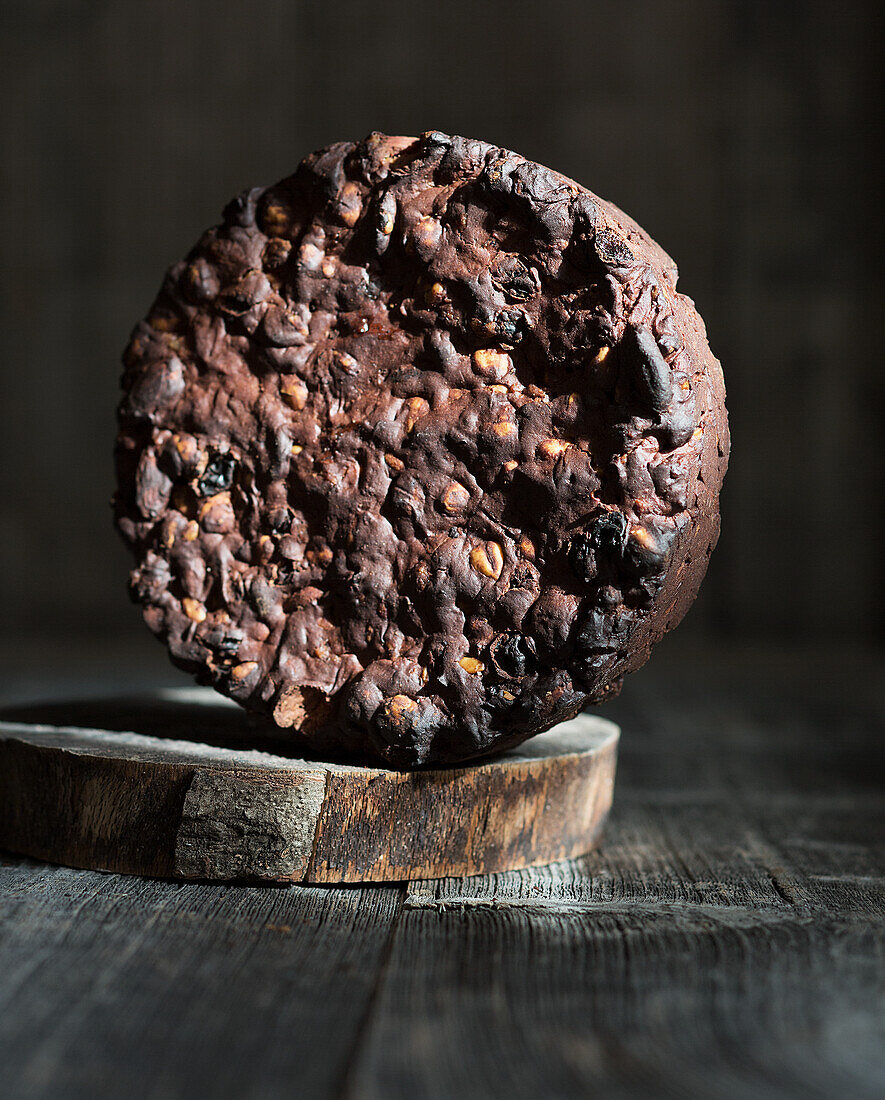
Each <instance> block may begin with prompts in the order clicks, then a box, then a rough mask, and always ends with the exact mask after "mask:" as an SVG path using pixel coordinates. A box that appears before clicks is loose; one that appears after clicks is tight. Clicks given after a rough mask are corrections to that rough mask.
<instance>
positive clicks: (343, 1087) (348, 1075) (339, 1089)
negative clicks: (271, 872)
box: [331, 885, 408, 1100]
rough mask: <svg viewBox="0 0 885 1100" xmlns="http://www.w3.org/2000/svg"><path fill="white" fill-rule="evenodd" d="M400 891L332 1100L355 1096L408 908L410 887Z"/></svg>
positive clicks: (403, 887)
mask: <svg viewBox="0 0 885 1100" xmlns="http://www.w3.org/2000/svg"><path fill="white" fill-rule="evenodd" d="M398 890H399V895H400V904H399V909H398V910H397V912H396V916H395V917H394V918H393V920H392V921H391V924H390V932H389V934H388V937H387V942H386V943H385V945H384V951H383V952H382V954H381V958H380V959H379V962H378V973H377V975H376V976H375V981H374V982H373V983H372V990H371V992H370V994H369V996H368V999H367V1000H366V1007H365V1009H364V1010H363V1014H362V1016H361V1017H360V1022H359V1024H358V1025H357V1029H356V1033H355V1035H354V1039H353V1043H352V1044H351V1048H350V1051H349V1052H348V1055H347V1058H346V1059H345V1061H344V1069H343V1070H342V1073H341V1079H340V1081H339V1083H338V1084H337V1085H336V1087H335V1089H334V1091H333V1092H332V1094H331V1095H332V1100H348V1097H350V1096H353V1095H354V1094H353V1074H354V1070H355V1068H356V1065H357V1062H358V1060H359V1055H360V1052H361V1050H362V1048H363V1046H364V1044H365V1041H366V1037H367V1036H368V1034H369V1031H370V1029H371V1025H372V1019H373V1012H374V1009H375V1005H376V1004H377V1003H378V1000H379V998H380V997H381V991H382V989H383V986H384V981H385V978H386V977H387V971H388V968H389V966H390V960H391V959H392V958H393V948H394V944H395V942H396V936H397V933H398V931H399V927H400V923H401V921H402V919H403V916H404V914H405V912H406V908H407V907H406V904H405V902H406V895H407V892H408V886H407V885H404V886H400V887H398Z"/></svg>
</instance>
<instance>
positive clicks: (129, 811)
mask: <svg viewBox="0 0 885 1100" xmlns="http://www.w3.org/2000/svg"><path fill="white" fill-rule="evenodd" d="M0 719H2V720H0V848H5V849H7V850H9V851H13V852H18V853H21V854H24V855H29V856H34V857H36V858H39V859H45V860H49V861H51V862H54V863H63V864H67V865H69V866H72V867H84V868H90V869H93V870H106V871H118V872H122V873H125V874H139V875H149V876H157V877H167V878H181V879H209V880H221V881H233V880H262V881H269V882H312V883H323V882H326V883H331V882H375V881H405V880H409V879H418V878H442V877H446V876H450V875H456V876H462V875H473V874H487V873H491V872H495V871H505V870H516V869H519V868H522V867H529V866H533V865H536V864H542V863H550V862H553V861H554V860H560V859H566V858H569V857H573V856H577V855H581V854H583V853H585V852H587V851H588V850H590V849H591V848H592V847H593V846H594V844H595V842H596V840H597V838H598V836H599V833H600V829H601V827H602V824H603V822H604V820H605V818H606V815H607V814H608V811H609V808H610V806H611V801H612V790H613V786H614V775H615V757H616V751H617V743H618V736H619V730H618V727H617V726H616V725H614V724H613V723H612V722H608V721H606V720H605V719H602V718H597V717H595V716H591V715H586V714H583V715H579V716H578V717H577V718H575V719H573V720H572V721H570V722H564V723H562V724H561V725H559V726H557V727H556V728H555V729H552V730H550V731H548V732H547V733H543V734H540V735H539V736H538V737H535V738H533V739H532V740H531V741H528V742H526V743H525V744H524V745H521V746H520V747H519V748H518V749H515V750H512V751H510V752H508V753H505V754H503V755H502V756H499V757H496V758H493V759H490V760H487V761H481V762H479V763H476V764H470V765H464V766H462V767H458V768H446V769H435V770H423V771H415V772H396V771H387V770H385V769H383V768H373V767H357V766H354V765H348V764H331V763H321V762H317V761H310V760H296V759H292V758H288V757H285V756H283V755H279V753H280V751H281V744H282V743H281V742H279V741H277V742H275V743H274V742H259V743H260V744H261V749H255V748H251V747H246V746H249V745H252V744H254V743H255V737H256V733H255V732H254V731H252V730H250V728H249V726H248V720H247V718H246V716H245V715H244V713H243V712H242V711H241V710H240V709H239V708H238V707H236V706H234V705H233V704H230V703H228V702H227V701H225V700H222V699H221V698H220V697H219V696H218V695H216V694H215V693H214V692H212V691H211V690H209V689H185V690H182V691H172V692H162V693H158V694H156V695H152V696H150V697H143V698H130V699H113V700H95V701H78V702H72V703H57V704H52V705H50V706H43V707H39V708H37V707H31V708H26V709H24V708H19V709H18V710H16V711H6V712H4V713H3V714H2V715H0ZM265 750H267V751H265Z"/></svg>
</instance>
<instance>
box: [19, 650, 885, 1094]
mask: <svg viewBox="0 0 885 1100" xmlns="http://www.w3.org/2000/svg"><path fill="white" fill-rule="evenodd" d="M74 678H76V677H75V676H74V674H73V673H71V674H69V675H68V676H67V678H65V677H64V676H59V677H57V678H56V679H55V680H54V681H52V682H51V683H50V682H49V681H47V680H45V678H44V679H43V680H40V679H39V677H38V678H34V677H32V678H31V679H30V680H27V678H24V679H22V680H21V681H20V685H22V684H23V685H25V687H26V688H27V689H28V690H29V691H30V694H31V696H32V697H33V695H34V693H35V692H36V693H38V694H41V695H43V696H44V697H46V696H49V695H52V694H55V695H58V694H60V693H62V694H63V693H64V691H65V690H67V689H68V684H69V682H70V681H71V680H72V679H74ZM877 680H878V683H877ZM122 681H126V686H132V677H131V676H130V677H129V679H128V680H126V675H125V674H121V676H120V677H118V678H117V682H116V684H115V686H117V687H119V686H120V684H121V682H122ZM881 681H882V664H881V660H879V659H877V658H875V657H874V656H871V655H866V656H864V655H849V656H846V657H842V658H837V659H832V658H819V657H816V656H814V655H810V654H801V653H797V654H793V655H792V656H787V657H784V656H780V657H774V656H771V655H769V656H765V655H756V656H747V655H741V654H739V653H738V654H729V655H727V658H726V657H725V656H720V657H719V658H718V659H713V658H711V657H710V656H709V655H707V656H705V657H703V658H698V657H695V658H689V657H679V656H676V653H675V651H671V652H670V653H668V654H666V655H664V654H662V655H661V659H660V660H659V661H654V662H652V665H651V666H649V668H648V669H646V670H645V671H644V672H643V673H640V674H638V675H636V676H634V677H633V680H632V681H631V683H630V684H629V686H628V688H627V689H626V691H625V694H624V696H623V697H622V698H621V699H620V700H617V701H615V702H613V703H611V704H609V705H608V706H606V707H605V708H604V709H602V711H601V713H603V714H606V715H607V716H609V717H612V718H614V719H615V720H616V721H619V722H620V723H621V725H622V727H623V738H622V748H621V760H620V766H619V775H618V780H617V784H616V791H615V808H614V812H613V816H612V818H611V821H610V824H609V827H608V830H607V832H606V835H605V838H604V840H603V844H602V847H601V848H600V850H599V851H598V852H597V853H596V854H594V855H592V856H590V857H587V858H585V859H582V860H579V861H572V862H566V863H560V864H556V865H553V866H550V867H547V868H543V869H540V870H535V871H531V872H518V873H511V874H504V875H496V876H492V877H488V878H466V879H447V880H440V881H428V882H415V883H412V884H409V885H403V886H387V887H374V888H353V887H351V888H346V889H340V888H316V887H298V886H293V887H282V888H255V887H248V886H217V885H200V884H193V885H192V884H186V885H185V884H180V883H172V882H166V881H150V880H143V879H138V878H128V877H125V876H119V875H110V874H98V873H93V872H84V871H73V870H68V869H65V868H61V867H53V866H48V865H45V864H40V863H37V862H34V861H30V860H27V859H21V858H18V857H14V856H0V1079H2V1084H0V1093H2V1094H3V1095H4V1096H5V1097H8V1098H10V1100H19V1098H31V1097H41V1098H42V1097H46V1098H52V1100H58V1098H62V1100H64V1098H67V1097H90V1098H93V1097H118V1096H119V1097H125V1098H126V1100H135V1098H140V1097H151V1098H154V1097H156V1098H165V1097H194V1096H197V1097H202V1096H211V1097H213V1098H215V1097H237V1098H240V1097H256V1098H262V1100H263V1098H266V1097H277V1096H280V1097H282V1096H297V1097H304V1098H308V1100H310V1098H313V1097H318V1098H325V1097H329V1098H332V1097H357V1098H363V1097H367V1098H373V1097H379V1098H380V1097H385V1098H391V1097H392V1098H399V1097H410V1098H411V1097H417V1098H424V1097H431V1098H432V1097H457V1098H459V1100H469V1098H472V1097H485V1096H491V1097H498V1096H501V1097H505V1096H506V1097H532V1098H535V1097H587V1096H591V1095H594V1094H596V1093H599V1094H602V1095H605V1096H607V1097H643V1098H646V1097H658V1096H668V1097H669V1096H674V1097H675V1096H680V1097H686V1096H688V1097H699V1098H700V1097H704V1098H707V1097H727V1098H730V1097H741V1098H743V1097H746V1098H753V1100H756V1098H760V1097H761V1098H767V1097H790V1098H792V1097H800V1096H801V1097H840V1098H841V1097H851V1098H852V1100H854V1098H857V1097H876V1098H877V1100H880V1098H881V1096H882V1095H883V1094H885V877H883V876H885V870H883V868H885V814H883V808H885V807H883V766H882V765H883V759H882V750H883V742H885V738H883V731H885V722H883V708H882V698H881V686H880V685H881ZM78 682H81V681H78ZM172 682H180V681H175V680H173V681H172ZM138 686H143V685H138ZM19 694H21V689H20V692H19ZM7 697H9V693H7Z"/></svg>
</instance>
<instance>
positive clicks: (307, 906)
mask: <svg viewBox="0 0 885 1100" xmlns="http://www.w3.org/2000/svg"><path fill="white" fill-rule="evenodd" d="M400 899H401V891H400V890H399V889H395V888H376V889H370V890H360V889H349V890H344V889H335V890H333V889H311V888H307V887H299V888H297V889H295V888H293V889H286V888H264V889H254V888H248V887H239V886H224V885H217V886H216V885H213V886H206V885H200V886H198V885H193V884H182V883H171V882H158V881H155V880H154V881H151V880H142V879H138V878H128V877H121V876H118V875H102V874H98V873H95V872H88V871H72V870H68V869H65V868H57V867H48V866H43V865H39V864H33V863H30V862H29V861H25V860H18V859H8V860H3V861H0V977H2V982H0V1066H2V1067H3V1069H2V1087H0V1091H2V1092H3V1094H4V1096H7V1097H10V1100H13V1098H14V1100H30V1098H33V1097H45V1098H47V1100H48V1098H58V1097H65V1100H73V1098H80V1097H83V1098H92V1097H96V1096H101V1097H109V1098H115V1097H128V1098H140V1097H164V1098H166V1097H193V1096H206V1095H211V1096H213V1097H236V1098H238V1100H239V1098H241V1097H256V1098H265V1097H282V1096H292V1095H298V1096H304V1097H327V1096H332V1095H334V1094H335V1092H336V1090H337V1088H338V1084H339V1079H340V1075H341V1072H342V1067H343V1065H344V1064H345V1063H346V1061H347V1058H348V1056H349V1052H350V1049H351V1047H352V1046H353V1044H354V1042H355V1039H356V1035H357V1033H358V1031H359V1028H360V1026H361V1023H362V1019H363V1016H364V1014H365V1012H366V1010H367V1007H368V1005H369V1003H370V1000H371V997H372V994H373V989H374V986H375V983H376V981H377V975H378V973H379V969H380V967H381V965H382V962H383V959H384V955H385V950H386V947H387V943H388V938H389V936H390V930H391V928H392V925H393V921H394V920H395V917H396V914H397V911H398V909H399V905H400Z"/></svg>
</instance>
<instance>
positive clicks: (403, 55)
mask: <svg viewBox="0 0 885 1100" xmlns="http://www.w3.org/2000/svg"><path fill="white" fill-rule="evenodd" d="M878 7H879V5H877V4H875V3H873V2H872V0H870V2H863V0H858V2H842V3H840V4H832V3H830V2H828V0H811V2H808V3H794V2H789V0H788V2H781V0H777V2H774V3H772V2H771V0H768V2H765V3H763V2H760V0H748V2H746V3H740V2H737V0H735V2H725V0H718V2H717V0H698V2H695V3H689V2H681V3H680V2H677V3H666V2H664V3H661V2H660V0H631V2H630V3H624V2H622V0H610V2H604V3H592V2H587V0H570V2H559V0H546V2H545V3H537V2H532V3H520V2H516V0H510V2H493V3H481V2H479V0H471V2H464V0H457V2H453V3H445V2H437V3H433V4H423V3H414V2H411V3H410V2H403V0H392V2H389V3H369V2H366V3H360V2H339V3H326V4H323V3H306V2H289V3H286V2H283V0H252V2H251V3H241V2H236V3H234V2H218V0H147V2H138V0H29V2H27V3H10V2H5V3H2V4H0V12H2V21H3V24H4V29H3V35H2V47H0V50H2V52H0V74H2V77H0V79H2V84H3V93H2V97H0V113H2V132H0V163H2V173H3V201H2V204H0V242H2V257H0V262H2V268H3V278H2V288H3V289H2V295H0V333H2V352H3V356H2V361H0V409H2V431H0V472H2V485H3V491H2V493H0V608H2V612H0V615H2V617H3V628H4V630H3V633H4V635H5V636H6V637H7V638H10V637H15V638H21V639H23V640H26V639H28V638H31V639H33V638H38V639H39V638H40V637H43V636H45V635H46V634H47V633H48V632H50V631H53V632H58V631H61V636H62V637H64V638H65V639H66V640H67V643H68V644H70V645H71V646H76V645H77V644H78V642H79V640H80V638H81V637H82V636H84V635H85V636H93V637H94V636H96V635H97V634H100V635H101V636H102V637H104V638H105V639H107V638H117V637H119V639H120V644H121V645H122V644H124V643H125V644H134V645H139V644H142V643H143V644H144V645H145V647H148V648H149V642H148V641H147V640H146V638H143V637H142V631H143V629H144V628H143V627H142V626H141V625H140V622H139V617H138V615H137V613H136V612H135V610H134V609H133V608H131V607H130V606H129V604H128V602H127V597H126V584H125V581H126V572H127V564H128V563H127V559H126V555H125V554H124V552H123V549H122V547H121V546H118V545H117V541H116V537H115V535H114V533H113V531H112V528H111V523H110V512H109V509H108V506H107V502H108V499H109V497H110V493H111V490H112V471H111V457H110V456H111V446H112V437H113V433H114V406H115V403H116V396H117V394H116V390H117V378H118V373H119V366H118V359H119V353H120V350H121V348H122V347H123V345H124V344H125V342H126V337H127V334H128V330H129V329H130V327H131V326H132V324H133V323H134V321H135V320H136V319H137V318H138V317H139V315H140V314H141V313H142V312H143V311H144V310H145V309H146V307H147V306H148V304H149V302H150V300H151V298H152V295H153V293H154V291H155V289H156V287H157V286H158V285H159V282H160V279H161V277H162V274H163V271H164V269H165V267H166V266H167V265H168V264H169V263H170V262H172V261H173V260H175V259H177V258H178V257H179V255H180V254H182V253H183V252H184V251H185V250H186V249H187V248H188V247H189V246H190V244H191V243H192V242H193V241H194V240H195V239H196V237H197V236H198V235H199V234H200V232H201V231H202V230H203V229H204V228H205V227H206V226H207V225H209V224H211V223H212V222H213V221H214V220H215V219H216V218H217V216H218V213H219V212H220V209H221V207H222V205H223V204H224V203H225V201H226V200H227V199H228V198H229V197H230V196H231V195H233V194H234V193H235V192H237V191H239V190H240V189H242V188H243V187H245V186H249V185H254V184H258V183H269V182H271V181H273V180H276V179H278V178H279V177H281V176H283V175H286V174H288V173H289V172H291V171H292V170H293V169H294V167H295V165H296V164H297V163H298V161H299V160H300V159H301V157H302V156H303V155H304V154H305V153H307V152H309V151H310V150H312V149H314V148H315V147H318V146H321V145H324V144H328V143H329V142H332V141H336V140H340V139H343V138H358V137H361V136H363V135H364V134H366V133H367V132H369V131H370V130H373V129H381V130H386V131H388V132H392V133H406V134H408V133H418V132H420V131H423V130H426V129H431V128H436V129H443V130H448V131H450V132H455V133H464V134H468V135H471V136H475V137H481V138H484V139H486V140H489V141H492V142H495V143H497V144H501V145H505V146H509V147H511V148H515V149H517V150H519V151H520V152H521V153H524V154H526V155H528V156H530V157H532V158H534V159H537V160H540V161H542V162H545V163H547V164H549V165H551V166H552V167H554V168H557V169H559V170H561V171H563V172H565V173H566V174H568V175H570V176H572V177H574V178H575V179H577V180H579V181H581V182H582V183H585V184H586V185H587V186H589V187H590V188H591V189H592V190H594V191H597V192H598V193H600V194H602V195H603V196H605V197H607V198H611V199H613V200H614V201H615V202H616V203H617V204H618V205H620V206H622V207H623V208H624V209H626V210H627V211H629V212H630V213H631V214H632V215H633V216H634V217H636V218H637V219H638V220H639V221H640V222H641V223H642V224H643V225H644V226H645V227H646V228H647V229H648V230H649V231H650V232H651V233H652V235H653V236H655V237H656V238H657V239H658V240H659V241H660V242H661V243H662V244H663V245H664V247H665V248H667V249H668V250H669V251H670V252H671V253H672V254H673V255H674V256H675V257H676V259H677V261H678V262H679V265H680V269H681V272H682V280H681V286H682V289H683V290H684V291H685V292H686V293H688V294H690V295H691V296H692V297H693V298H695V300H696V301H697V303H698V305H699V307H700V309H701V311H702V313H703V315H704V317H705V318H706V321H707V325H708V329H709V333H710V338H711V342H712V345H713V348H714V350H715V351H716V353H717V354H718V355H719V357H720V358H721V359H722V361H723V364H724V366H725V371H726V379H727V382H728V386H729V406H730V410H731V414H732V423H733V434H734V454H733V462H732V469H731V473H730V474H729V477H728V480H727V483H726V492H725V496H724V501H723V503H724V526H723V537H722V541H721V543H720V548H719V550H718V552H717V554H716V555H715V556H714V560H713V566H712V568H711V571H710V575H709V578H708V582H707V585H706V587H705V590H704V593H703V595H702V598H701V601H700V603H699V606H698V608H697V609H696V610H695V611H694V612H693V614H692V615H691V616H690V617H689V619H688V620H687V622H686V625H685V627H684V628H683V630H682V631H681V632H680V633H682V634H683V636H684V637H687V638H689V639H691V638H694V639H695V640H696V641H701V642H706V641H707V639H710V638H726V637H728V638H735V637H737V638H739V639H741V638H742V639H745V640H747V641H750V642H755V641H757V640H759V639H760V638H767V639H769V640H771V641H774V642H777V643H780V642H781V641H783V642H788V641H791V640H795V639H806V640H807V639H809V638H819V639H821V640H823V641H826V642H827V643H828V644H829V643H833V642H835V643H837V644H841V643H847V642H851V641H855V642H856V641H863V640H865V639H866V640H869V639H871V638H873V636H874V635H875V633H876V631H877V628H878V625H879V624H880V623H881V621H882V610H883V609H882V593H883V588H882V584H881V573H882V561H883V534H885V531H883V523H882V507H881V493H882V489H881V483H882V463H881V454H882V442H881V437H882V424H883V411H885V408H883V405H885V402H883V382H882V379H883V375H885V363H883V362H882V358H881V353H880V351H879V349H880V346H881V338H880V335H879V330H880V317H881V313H880V303H881V302H882V300H883V287H882V280H881V274H880V270H881V264H880V261H879V246H880V244H881V239H880V237H879V229H880V227H881V222H880V220H879V217H878V215H879V207H880V205H881V195H880V194H879V193H878V191H877V183H878V181H877V180H876V179H874V177H873V175H872V170H871V165H872V162H873V150H874V148H876V147H877V145H878V143H879V141H880V140H881V137H882V134H881V125H880V124H881V106H880V104H881V100H880V98H879V91H880V87H879V84H878V69H879V67H880V65H881V56H880V54H879V51H878V48H877V47H878V41H879V37H880V31H881V25H880V20H879V17H878V16H877V14H876V10H877V9H878Z"/></svg>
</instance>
